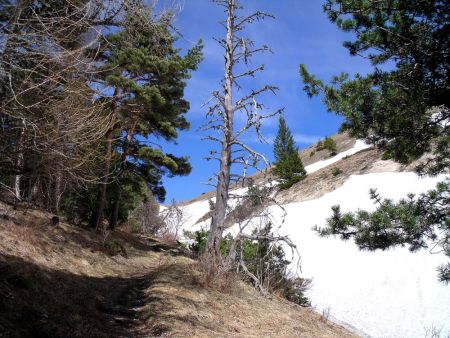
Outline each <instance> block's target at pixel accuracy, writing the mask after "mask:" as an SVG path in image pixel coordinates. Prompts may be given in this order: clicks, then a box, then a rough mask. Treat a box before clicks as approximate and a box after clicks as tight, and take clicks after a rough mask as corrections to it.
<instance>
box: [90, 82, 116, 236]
mask: <svg viewBox="0 0 450 338" xmlns="http://www.w3.org/2000/svg"><path fill="white" fill-rule="evenodd" d="M118 96H119V89H118V88H115V89H114V95H113V99H112V102H111V113H112V118H113V123H112V124H111V128H109V130H108V131H107V133H106V135H105V138H106V145H105V159H104V162H103V173H102V182H101V183H100V184H99V185H98V191H97V200H96V203H95V209H94V211H93V213H92V217H91V222H90V223H91V224H90V225H91V227H92V228H94V229H98V227H99V225H100V224H101V222H102V220H103V212H104V209H105V205H106V187H107V185H108V179H109V171H110V170H109V169H110V166H111V157H112V143H113V139H114V132H115V130H116V128H115V119H116V110H117V100H118Z"/></svg>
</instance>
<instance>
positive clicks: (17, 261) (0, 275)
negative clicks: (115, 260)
mask: <svg viewBox="0 0 450 338" xmlns="http://www.w3.org/2000/svg"><path fill="white" fill-rule="evenodd" d="M152 275H153V273H152V272H151V271H149V272H148V273H147V274H141V275H136V276H131V277H128V278H118V277H104V278H95V277H90V276H85V275H77V274H73V273H70V272H67V271H64V270H50V269H48V268H45V267H42V266H39V265H37V264H34V263H32V262H28V261H25V260H23V259H21V258H19V257H14V256H8V255H0V337H14V338H15V337H21V338H25V337H64V338H69V337H80V338H81V337H83V338H87V337H136V336H138V335H139V334H138V331H137V329H138V327H139V323H140V320H141V318H140V317H141V315H140V312H139V308H140V307H141V306H143V304H145V302H146V298H145V297H146V296H145V290H146V289H148V287H149V285H150V284H151V281H152Z"/></svg>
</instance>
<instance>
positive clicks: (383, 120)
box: [300, 0, 450, 282]
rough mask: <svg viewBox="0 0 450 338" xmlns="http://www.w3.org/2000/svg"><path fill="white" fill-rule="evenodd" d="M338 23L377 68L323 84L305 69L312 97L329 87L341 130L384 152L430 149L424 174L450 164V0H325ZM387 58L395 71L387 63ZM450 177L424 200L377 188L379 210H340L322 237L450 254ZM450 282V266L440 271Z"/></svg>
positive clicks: (401, 157) (402, 158)
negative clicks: (389, 196) (398, 197)
mask: <svg viewBox="0 0 450 338" xmlns="http://www.w3.org/2000/svg"><path fill="white" fill-rule="evenodd" d="M324 9H325V12H326V13H327V15H328V17H329V18H330V20H331V21H332V22H334V23H336V24H337V26H338V27H339V28H340V29H342V30H344V31H347V32H352V33H354V35H353V36H354V37H355V40H354V41H347V42H345V43H344V46H345V47H346V48H348V50H349V52H350V54H352V55H363V56H364V57H366V58H367V59H369V60H370V61H371V62H372V64H373V66H374V71H373V72H372V73H370V74H367V75H365V76H363V75H360V74H357V75H356V76H355V77H354V78H353V79H351V78H350V76H349V75H348V74H341V75H339V76H335V77H334V78H333V79H332V81H331V84H325V83H324V82H322V81H321V80H318V79H317V78H316V77H315V76H314V75H311V74H309V73H308V71H307V70H306V68H305V66H303V65H302V66H301V68H300V73H301V76H302V78H303V80H304V82H305V87H304V89H305V91H306V92H307V94H308V95H309V96H315V95H318V94H319V93H323V94H324V97H323V100H324V103H325V105H326V106H327V108H328V110H329V111H334V112H336V113H337V114H339V115H342V116H343V117H344V118H345V121H344V124H343V126H342V127H343V129H344V130H348V131H349V132H350V134H351V135H352V136H355V137H359V138H366V140H367V141H369V142H371V143H373V144H374V145H376V146H378V147H379V148H381V149H383V150H384V151H385V155H384V156H385V157H386V158H392V159H394V160H396V161H399V162H401V163H410V162H412V161H414V160H416V159H418V158H420V157H421V156H422V155H423V154H425V153H433V155H434V156H433V157H431V158H429V159H428V160H427V161H425V162H423V163H422V164H421V165H419V166H418V167H417V171H418V173H419V174H428V175H432V176H434V175H437V174H440V173H448V170H449V169H450V123H449V121H450V101H449V98H450V90H449V88H450V86H449V84H450V77H449V74H450V72H449V69H450V54H449V53H448V50H449V48H450V39H449V31H448V29H449V26H448V22H449V19H450V3H449V2H448V1H441V0H430V1H412V0H392V1H378V0H367V1H354V0H327V1H326V4H325V6H324ZM385 63H388V64H389V67H387V69H388V70H386V67H384V68H385V69H381V67H379V66H380V65H383V64H385ZM449 195H450V180H448V179H447V180H445V181H444V182H441V183H439V184H438V185H437V187H436V189H435V190H432V191H429V192H428V193H426V194H422V195H420V196H419V197H414V196H412V195H411V196H408V198H406V199H404V200H402V201H400V202H398V203H394V202H392V201H390V200H384V199H382V198H381V197H380V196H377V195H375V194H374V193H373V194H372V198H373V199H374V201H375V202H376V203H377V205H378V207H377V210H376V211H375V212H371V213H370V212H366V211H358V212H356V213H345V214H342V213H341V212H340V210H339V208H338V206H336V207H334V208H333V216H332V217H331V218H330V219H329V221H328V228H326V229H319V230H320V233H321V234H322V235H331V234H338V235H340V236H341V237H342V238H343V239H349V238H354V239H355V241H356V243H357V245H358V246H359V247H360V248H362V249H367V250H376V249H387V248H390V247H393V246H397V245H405V244H409V245H410V248H411V250H412V251H416V250H419V249H421V248H427V247H429V246H439V247H441V248H442V251H443V252H444V253H445V254H446V255H447V256H449V257H450V227H449V219H450V208H449V205H450V203H449V197H448V196H449ZM439 278H440V280H441V281H443V282H450V263H448V264H447V265H444V266H441V267H440V268H439Z"/></svg>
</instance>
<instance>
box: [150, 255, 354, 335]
mask: <svg viewBox="0 0 450 338" xmlns="http://www.w3.org/2000/svg"><path fill="white" fill-rule="evenodd" d="M191 264H193V263H191V262H190V261H188V260H187V259H185V258H173V259H172V260H171V262H170V264H169V265H166V266H165V267H164V268H163V269H161V270H160V271H159V273H158V274H157V275H156V276H155V279H154V281H153V283H152V285H151V286H150V288H149V289H148V290H147V291H146V294H147V296H148V297H149V303H148V304H147V305H146V306H145V310H144V311H146V312H147V315H148V319H147V324H148V325H147V327H149V328H150V329H151V330H150V331H148V332H147V333H148V334H153V335H159V336H161V337H162V336H165V337H258V338H259V337H310V338H312V337H321V338H325V337H340V338H345V337H356V336H355V335H353V334H351V333H349V332H348V331H346V330H345V329H343V328H342V327H339V326H337V325H335V324H332V323H331V322H329V321H326V320H323V319H321V318H322V317H321V316H320V315H319V314H317V313H315V312H314V311H313V310H311V309H305V308H302V307H300V306H298V305H295V304H293V303H289V302H287V301H285V300H282V299H278V298H276V297H272V299H268V298H265V297H263V296H262V295H261V294H260V293H258V292H257V291H256V290H255V289H253V288H250V287H249V286H247V285H245V284H243V283H242V282H239V283H238V284H237V286H236V288H235V289H234V291H233V292H231V293H226V294H224V293H221V292H218V291H215V290H211V289H205V288H203V287H201V286H200V285H198V284H197V283H196V281H197V278H198V276H196V274H198V273H199V272H198V271H196V269H195V268H192V269H186V266H187V265H191ZM155 310H156V311H155Z"/></svg>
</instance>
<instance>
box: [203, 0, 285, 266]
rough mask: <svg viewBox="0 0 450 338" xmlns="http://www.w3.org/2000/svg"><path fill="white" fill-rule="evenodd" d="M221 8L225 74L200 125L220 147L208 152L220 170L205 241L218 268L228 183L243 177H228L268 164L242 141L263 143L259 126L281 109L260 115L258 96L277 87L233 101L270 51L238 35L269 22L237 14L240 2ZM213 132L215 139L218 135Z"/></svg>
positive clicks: (224, 2) (225, 0) (219, 0)
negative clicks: (258, 58)
mask: <svg viewBox="0 0 450 338" xmlns="http://www.w3.org/2000/svg"><path fill="white" fill-rule="evenodd" d="M212 1H213V2H214V3H216V4H217V5H219V6H222V7H223V8H225V12H226V15H227V18H226V21H225V22H222V24H223V25H224V27H225V29H226V37H225V38H223V39H217V42H218V43H219V45H220V46H221V47H222V48H223V49H224V51H225V75H224V78H223V83H222V85H223V90H222V92H219V91H215V92H213V93H212V98H211V99H210V101H209V104H210V107H209V110H208V113H207V117H208V122H207V124H206V125H205V126H204V128H203V129H204V130H205V131H211V132H214V134H211V135H209V136H207V137H206V138H205V139H207V140H210V141H214V142H217V143H219V144H220V150H219V151H211V152H210V156H208V160H211V159H216V160H218V161H219V162H220V169H219V172H218V174H217V177H216V180H217V182H216V184H215V187H216V202H215V208H214V211H213V215H212V221H211V227H210V233H209V237H208V245H207V255H208V257H209V258H210V259H212V260H213V261H215V262H216V264H218V265H222V263H223V261H222V257H221V254H220V243H221V241H222V237H223V232H224V230H225V223H224V222H225V217H226V213H227V206H228V200H229V197H230V196H229V188H230V182H232V181H233V180H234V181H237V180H239V179H240V178H241V177H242V175H239V176H236V177H234V176H233V177H232V176H231V167H232V165H235V164H238V165H241V166H242V167H243V169H244V173H246V171H247V169H248V168H249V167H253V168H255V169H257V170H261V168H260V167H259V164H260V163H261V162H262V163H264V165H265V166H266V167H267V166H268V165H269V162H268V160H267V159H266V157H265V156H264V155H263V154H261V153H259V152H258V151H256V150H254V149H252V148H251V147H250V146H249V145H248V144H246V143H245V142H244V141H242V136H243V135H244V134H246V133H247V132H248V131H253V132H255V133H256V135H257V137H258V139H259V140H260V141H261V142H265V139H264V137H263V136H262V135H261V125H262V122H263V121H264V120H265V119H268V118H271V117H273V116H276V115H278V114H280V113H281V112H282V110H281V109H279V110H276V111H274V112H271V113H267V114H265V113H262V111H263V109H264V108H265V107H264V105H263V104H262V103H261V102H259V97H260V96H261V94H263V93H266V92H275V91H276V90H277V88H276V87H274V86H271V85H265V86H263V87H261V88H259V89H254V90H250V91H249V92H248V93H247V94H244V95H243V96H241V97H240V98H238V99H235V97H234V91H235V89H237V88H239V89H240V88H241V87H240V85H239V81H241V80H242V79H244V78H248V77H250V78H252V77H255V76H256V74H257V73H259V72H261V71H262V70H264V65H260V66H257V67H251V64H250V59H251V58H252V57H253V56H254V55H255V54H257V53H260V52H267V51H270V49H269V47H268V46H265V45H263V46H261V47H258V46H255V43H254V42H253V41H252V40H251V39H249V38H247V37H245V36H242V35H241V32H242V31H243V30H244V29H245V27H246V25H247V24H251V23H253V22H255V21H261V20H264V19H267V18H273V16H272V15H270V14H267V13H264V12H260V11H258V12H255V13H252V14H250V15H243V16H242V15H240V14H239V13H240V11H241V10H242V9H243V7H242V6H241V5H240V4H239V2H238V0H212ZM236 114H242V115H244V116H245V117H246V123H244V125H243V126H242V127H238V128H236V127H235V116H236ZM217 133H218V134H219V136H217Z"/></svg>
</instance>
